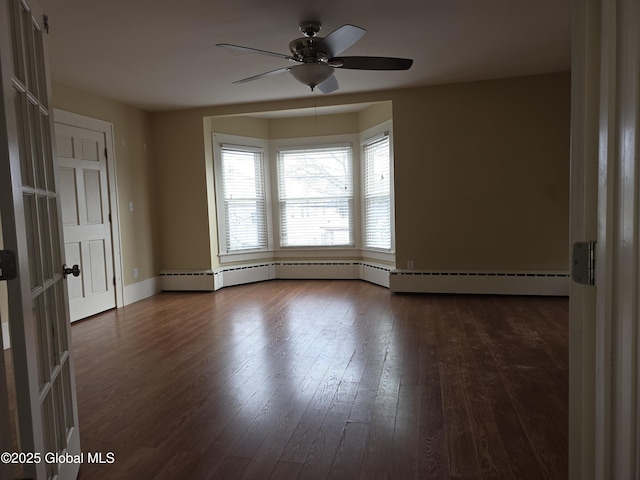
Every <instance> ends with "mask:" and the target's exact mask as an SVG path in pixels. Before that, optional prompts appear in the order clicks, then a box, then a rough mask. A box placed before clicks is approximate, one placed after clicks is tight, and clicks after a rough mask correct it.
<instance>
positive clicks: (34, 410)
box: [0, 0, 80, 480]
mask: <svg viewBox="0 0 640 480" xmlns="http://www.w3.org/2000/svg"><path fill="white" fill-rule="evenodd" d="M42 25H43V15H42V12H41V10H40V8H39V6H38V3H37V0H26V1H25V0H0V37H1V38H0V73H1V76H0V79H1V80H0V82H1V85H0V86H1V91H2V100H1V102H0V126H1V127H0V159H1V160H2V161H0V217H1V218H2V235H3V242H4V248H5V249H7V250H13V251H14V252H15V253H16V257H17V261H18V262H17V263H18V276H17V278H16V279H15V280H10V281H8V283H7V289H8V297H9V330H10V337H11V349H10V353H11V364H12V365H13V370H14V371H13V377H14V379H15V382H14V383H15V395H16V410H17V417H18V431H19V432H18V433H19V448H20V450H21V451H22V452H34V453H39V454H40V455H42V457H43V458H44V455H45V454H46V453H48V452H51V453H59V454H62V453H68V454H71V455H78V454H80V436H79V430H78V414H77V405H76V392H75V381H74V368H73V356H72V352H71V351H70V345H71V340H70V335H71V333H70V324H69V315H68V313H69V310H68V304H67V300H66V298H67V297H66V283H65V280H64V277H63V275H62V262H63V254H62V237H61V234H62V228H61V226H60V225H59V221H60V219H61V215H60V205H59V195H58V190H57V186H56V185H57V180H56V171H55V168H54V160H53V159H54V155H53V141H52V140H53V139H52V136H51V133H52V130H51V125H52V119H51V111H50V108H49V86H48V72H47V68H46V61H45V60H46V51H45V38H44V32H43V28H42ZM0 403H2V402H0ZM2 434H3V436H4V435H5V434H7V432H4V431H3V432H2ZM78 468H79V466H78V465H77V464H71V463H66V464H56V463H47V462H45V461H42V462H39V463H30V464H24V465H21V466H17V471H15V472H14V476H16V477H17V476H21V477H24V478H37V479H45V478H53V477H55V478H57V479H59V480H68V479H73V478H75V477H76V475H77V472H78Z"/></svg>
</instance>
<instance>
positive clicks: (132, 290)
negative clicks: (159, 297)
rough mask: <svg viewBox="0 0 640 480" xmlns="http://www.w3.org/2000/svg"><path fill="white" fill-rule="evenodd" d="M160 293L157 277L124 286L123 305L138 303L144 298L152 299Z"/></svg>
mask: <svg viewBox="0 0 640 480" xmlns="http://www.w3.org/2000/svg"><path fill="white" fill-rule="evenodd" d="M157 293H160V279H159V278H158V277H153V278H149V279H148V280H143V281H142V282H138V283H134V284H131V285H126V286H125V287H124V304H125V306H126V305H129V304H131V303H135V302H139V301H140V300H144V299H145V298H148V297H152V296H154V295H155V294H157Z"/></svg>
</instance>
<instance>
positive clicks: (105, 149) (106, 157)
mask: <svg viewBox="0 0 640 480" xmlns="http://www.w3.org/2000/svg"><path fill="white" fill-rule="evenodd" d="M104 159H105V160H109V154H108V153H107V147H104Z"/></svg>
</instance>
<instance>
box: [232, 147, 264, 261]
mask: <svg viewBox="0 0 640 480" xmlns="http://www.w3.org/2000/svg"><path fill="white" fill-rule="evenodd" d="M221 150H222V155H221V161H222V185H223V187H222V188H223V199H224V200H223V201H224V217H225V218H224V221H225V229H226V247H227V252H236V251H240V250H252V249H259V248H266V247H267V218H266V216H267V215H266V205H265V189H264V172H263V160H262V158H263V152H262V150H261V149H256V148H251V147H241V146H234V145H222V149H221Z"/></svg>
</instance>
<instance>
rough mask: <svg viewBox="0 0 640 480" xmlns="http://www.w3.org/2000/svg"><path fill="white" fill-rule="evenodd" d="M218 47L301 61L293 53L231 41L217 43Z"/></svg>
mask: <svg viewBox="0 0 640 480" xmlns="http://www.w3.org/2000/svg"><path fill="white" fill-rule="evenodd" d="M216 47H222V48H227V49H229V50H236V51H239V52H245V53H257V54H260V55H269V56H270V57H277V58H284V59H285V60H291V61H292V62H299V61H300V60H298V59H297V58H295V57H292V56H291V55H285V54H283V53H276V52H269V51H268V50H260V49H257V48H251V47H242V46H240V45H232V44H230V43H217V44H216Z"/></svg>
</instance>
